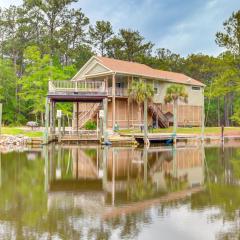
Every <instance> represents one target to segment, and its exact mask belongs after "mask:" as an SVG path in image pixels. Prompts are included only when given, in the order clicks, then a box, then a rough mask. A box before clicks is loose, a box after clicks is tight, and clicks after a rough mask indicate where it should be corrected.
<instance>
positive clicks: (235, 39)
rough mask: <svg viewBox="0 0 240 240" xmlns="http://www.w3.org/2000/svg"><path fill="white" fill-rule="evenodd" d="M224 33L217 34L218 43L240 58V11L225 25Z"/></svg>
mask: <svg viewBox="0 0 240 240" xmlns="http://www.w3.org/2000/svg"><path fill="white" fill-rule="evenodd" d="M223 27H224V31H223V32H217V33H216V43H217V44H218V45H219V46H220V47H225V48H226V49H228V50H229V51H231V52H232V53H233V54H234V55H238V56H240V10H238V11H237V12H233V13H232V16H231V17H230V18H229V19H228V20H226V21H225V22H224V23H223Z"/></svg>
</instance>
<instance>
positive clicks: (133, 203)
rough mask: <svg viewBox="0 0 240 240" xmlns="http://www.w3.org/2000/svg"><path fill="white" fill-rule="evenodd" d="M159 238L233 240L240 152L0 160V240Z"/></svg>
mask: <svg viewBox="0 0 240 240" xmlns="http://www.w3.org/2000/svg"><path fill="white" fill-rule="evenodd" d="M193 192H194V193H193ZM160 238H161V239H164V240H166V239H180V240H182V239H184V240H188V239H189V240H194V239H201V240H202V239H204V240H208V239H239V238H240V146H239V147H234V148H233V147H224V148H221V147H211V148H210V147H207V148H205V149H204V148H203V147H202V146H189V147H177V148H172V147H161V146H153V147H150V148H149V149H142V148H127V147H116V148H108V147H105V148H103V147H101V146H92V147H89V146H88V147H86V146H85V147H84V146H78V147H76V146H72V147H70V146H69V147H67V146H66V147H63V146H62V147H60V146H57V145H51V146H49V147H47V148H45V149H39V151H22V152H19V151H15V152H11V153H1V161H0V239H160Z"/></svg>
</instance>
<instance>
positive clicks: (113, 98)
mask: <svg viewBox="0 0 240 240" xmlns="http://www.w3.org/2000/svg"><path fill="white" fill-rule="evenodd" d="M115 123H116V78H115V74H113V76H112V128H113V129H114V127H115Z"/></svg>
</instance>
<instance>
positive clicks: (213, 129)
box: [119, 127, 240, 134]
mask: <svg viewBox="0 0 240 240" xmlns="http://www.w3.org/2000/svg"><path fill="white" fill-rule="evenodd" d="M236 131H239V132H240V127H225V128H224V133H229V132H236ZM119 132H120V133H140V130H139V129H124V130H120V131H119ZM149 132H150V133H151V131H149ZM172 132H173V129H172V127H170V128H158V129H153V133H172ZM177 133H188V134H190V133H191V134H201V128H200V127H192V128H190V127H189V128H182V127H179V128H178V129H177ZM205 134H221V127H206V128H205Z"/></svg>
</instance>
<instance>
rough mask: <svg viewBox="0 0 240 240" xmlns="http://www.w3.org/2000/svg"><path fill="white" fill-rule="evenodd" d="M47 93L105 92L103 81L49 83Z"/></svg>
mask: <svg viewBox="0 0 240 240" xmlns="http://www.w3.org/2000/svg"><path fill="white" fill-rule="evenodd" d="M48 90H49V93H53V92H105V91H106V90H105V82H103V81H78V82H72V81H49V83H48Z"/></svg>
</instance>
